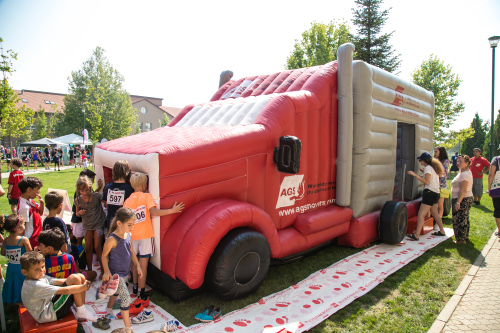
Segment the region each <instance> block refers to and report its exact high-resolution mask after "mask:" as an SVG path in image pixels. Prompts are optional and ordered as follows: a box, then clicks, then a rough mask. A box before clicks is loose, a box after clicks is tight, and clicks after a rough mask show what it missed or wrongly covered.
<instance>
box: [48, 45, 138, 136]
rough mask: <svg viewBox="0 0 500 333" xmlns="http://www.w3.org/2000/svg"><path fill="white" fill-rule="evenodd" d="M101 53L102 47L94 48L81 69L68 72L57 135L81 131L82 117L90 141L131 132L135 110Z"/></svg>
mask: <svg viewBox="0 0 500 333" xmlns="http://www.w3.org/2000/svg"><path fill="white" fill-rule="evenodd" d="M104 53H105V51H104V49H102V48H100V47H97V48H96V49H95V50H94V51H93V53H92V56H91V57H90V58H89V59H88V60H87V61H85V62H84V63H83V67H82V69H80V70H78V71H76V72H72V73H71V78H69V79H68V81H69V95H66V96H65V97H64V104H65V107H64V114H63V115H62V116H61V117H60V121H59V122H58V123H57V125H56V133H57V135H64V134H69V133H82V130H83V121H84V120H83V117H85V128H86V129H87V130H88V132H89V139H90V141H92V142H93V143H96V142H98V141H100V139H102V138H106V139H108V140H112V139H116V138H119V137H123V136H126V135H129V134H130V133H131V128H132V127H133V124H134V123H135V122H136V121H137V115H136V112H135V109H134V108H133V107H132V101H131V100H130V96H129V94H128V93H127V91H125V89H124V88H123V87H122V84H123V81H124V79H123V76H122V75H121V74H120V73H119V72H118V71H117V70H115V69H114V68H113V67H112V66H111V64H110V63H109V61H108V60H107V58H106V56H105V55H104ZM83 110H85V113H83ZM56 119H57V118H56Z"/></svg>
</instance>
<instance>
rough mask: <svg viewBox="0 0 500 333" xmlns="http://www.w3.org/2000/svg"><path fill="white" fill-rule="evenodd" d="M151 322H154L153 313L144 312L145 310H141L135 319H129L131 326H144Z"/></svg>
mask: <svg viewBox="0 0 500 333" xmlns="http://www.w3.org/2000/svg"><path fill="white" fill-rule="evenodd" d="M153 320H155V317H154V316H153V311H146V310H143V311H142V312H141V313H139V314H138V315H137V316H136V317H134V318H132V319H130V321H131V322H132V324H144V323H148V322H150V321H153Z"/></svg>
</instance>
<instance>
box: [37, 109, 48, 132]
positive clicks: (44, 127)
mask: <svg viewBox="0 0 500 333" xmlns="http://www.w3.org/2000/svg"><path fill="white" fill-rule="evenodd" d="M36 115H37V117H36V120H35V133H36V134H35V140H38V139H43V138H46V137H48V136H49V123H48V121H47V117H46V116H45V110H44V109H43V108H42V107H41V106H40V108H39V109H38V111H37V112H36Z"/></svg>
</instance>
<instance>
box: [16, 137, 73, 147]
mask: <svg viewBox="0 0 500 333" xmlns="http://www.w3.org/2000/svg"><path fill="white" fill-rule="evenodd" d="M46 145H49V146H51V147H57V148H59V147H64V146H67V145H68V144H67V143H64V142H61V141H57V140H54V139H49V138H43V139H38V140H34V141H28V142H23V143H21V145H20V146H21V147H26V146H29V147H45V146H46Z"/></svg>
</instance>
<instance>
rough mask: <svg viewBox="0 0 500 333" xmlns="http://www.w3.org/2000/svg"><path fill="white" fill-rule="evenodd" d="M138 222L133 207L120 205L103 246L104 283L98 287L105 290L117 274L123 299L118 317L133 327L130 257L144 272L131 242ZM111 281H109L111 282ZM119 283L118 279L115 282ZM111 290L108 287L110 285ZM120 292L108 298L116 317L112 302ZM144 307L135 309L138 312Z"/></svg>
mask: <svg viewBox="0 0 500 333" xmlns="http://www.w3.org/2000/svg"><path fill="white" fill-rule="evenodd" d="M134 222H135V214H134V212H133V211H132V210H131V209H130V208H125V207H122V208H120V209H118V211H117V212H116V215H115V217H114V219H113V221H112V222H111V226H110V228H109V234H108V239H107V240H106V243H104V250H103V253H102V263H103V266H104V268H103V270H104V275H103V277H102V281H103V283H102V284H101V287H100V288H99V289H100V290H99V292H100V293H102V292H103V291H104V290H101V289H106V285H105V282H107V281H110V279H112V281H116V280H117V278H118V289H117V291H116V292H117V293H118V294H119V295H120V299H121V303H120V310H121V312H120V313H119V314H118V317H121V318H123V323H124V324H125V327H126V328H131V326H132V324H131V323H130V316H129V305H130V295H129V293H128V289H127V284H126V281H125V279H126V277H127V276H128V273H129V271H130V261H132V262H133V263H134V265H135V266H136V267H137V274H138V275H139V277H141V276H142V270H141V267H140V266H139V262H138V261H137V257H136V256H135V253H134V249H132V247H131V246H130V242H131V235H130V232H131V231H132V227H133V226H134ZM112 281H110V282H109V283H110V284H111V283H112ZM114 284H116V282H114ZM108 290H109V289H108ZM116 298H117V295H115V294H113V295H112V296H111V297H110V298H109V302H108V310H107V311H108V316H109V318H110V319H112V318H113V317H114V315H113V304H114V303H115V301H116ZM141 311H142V306H141V309H140V310H139V311H138V312H136V314H137V313H139V312H141Z"/></svg>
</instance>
